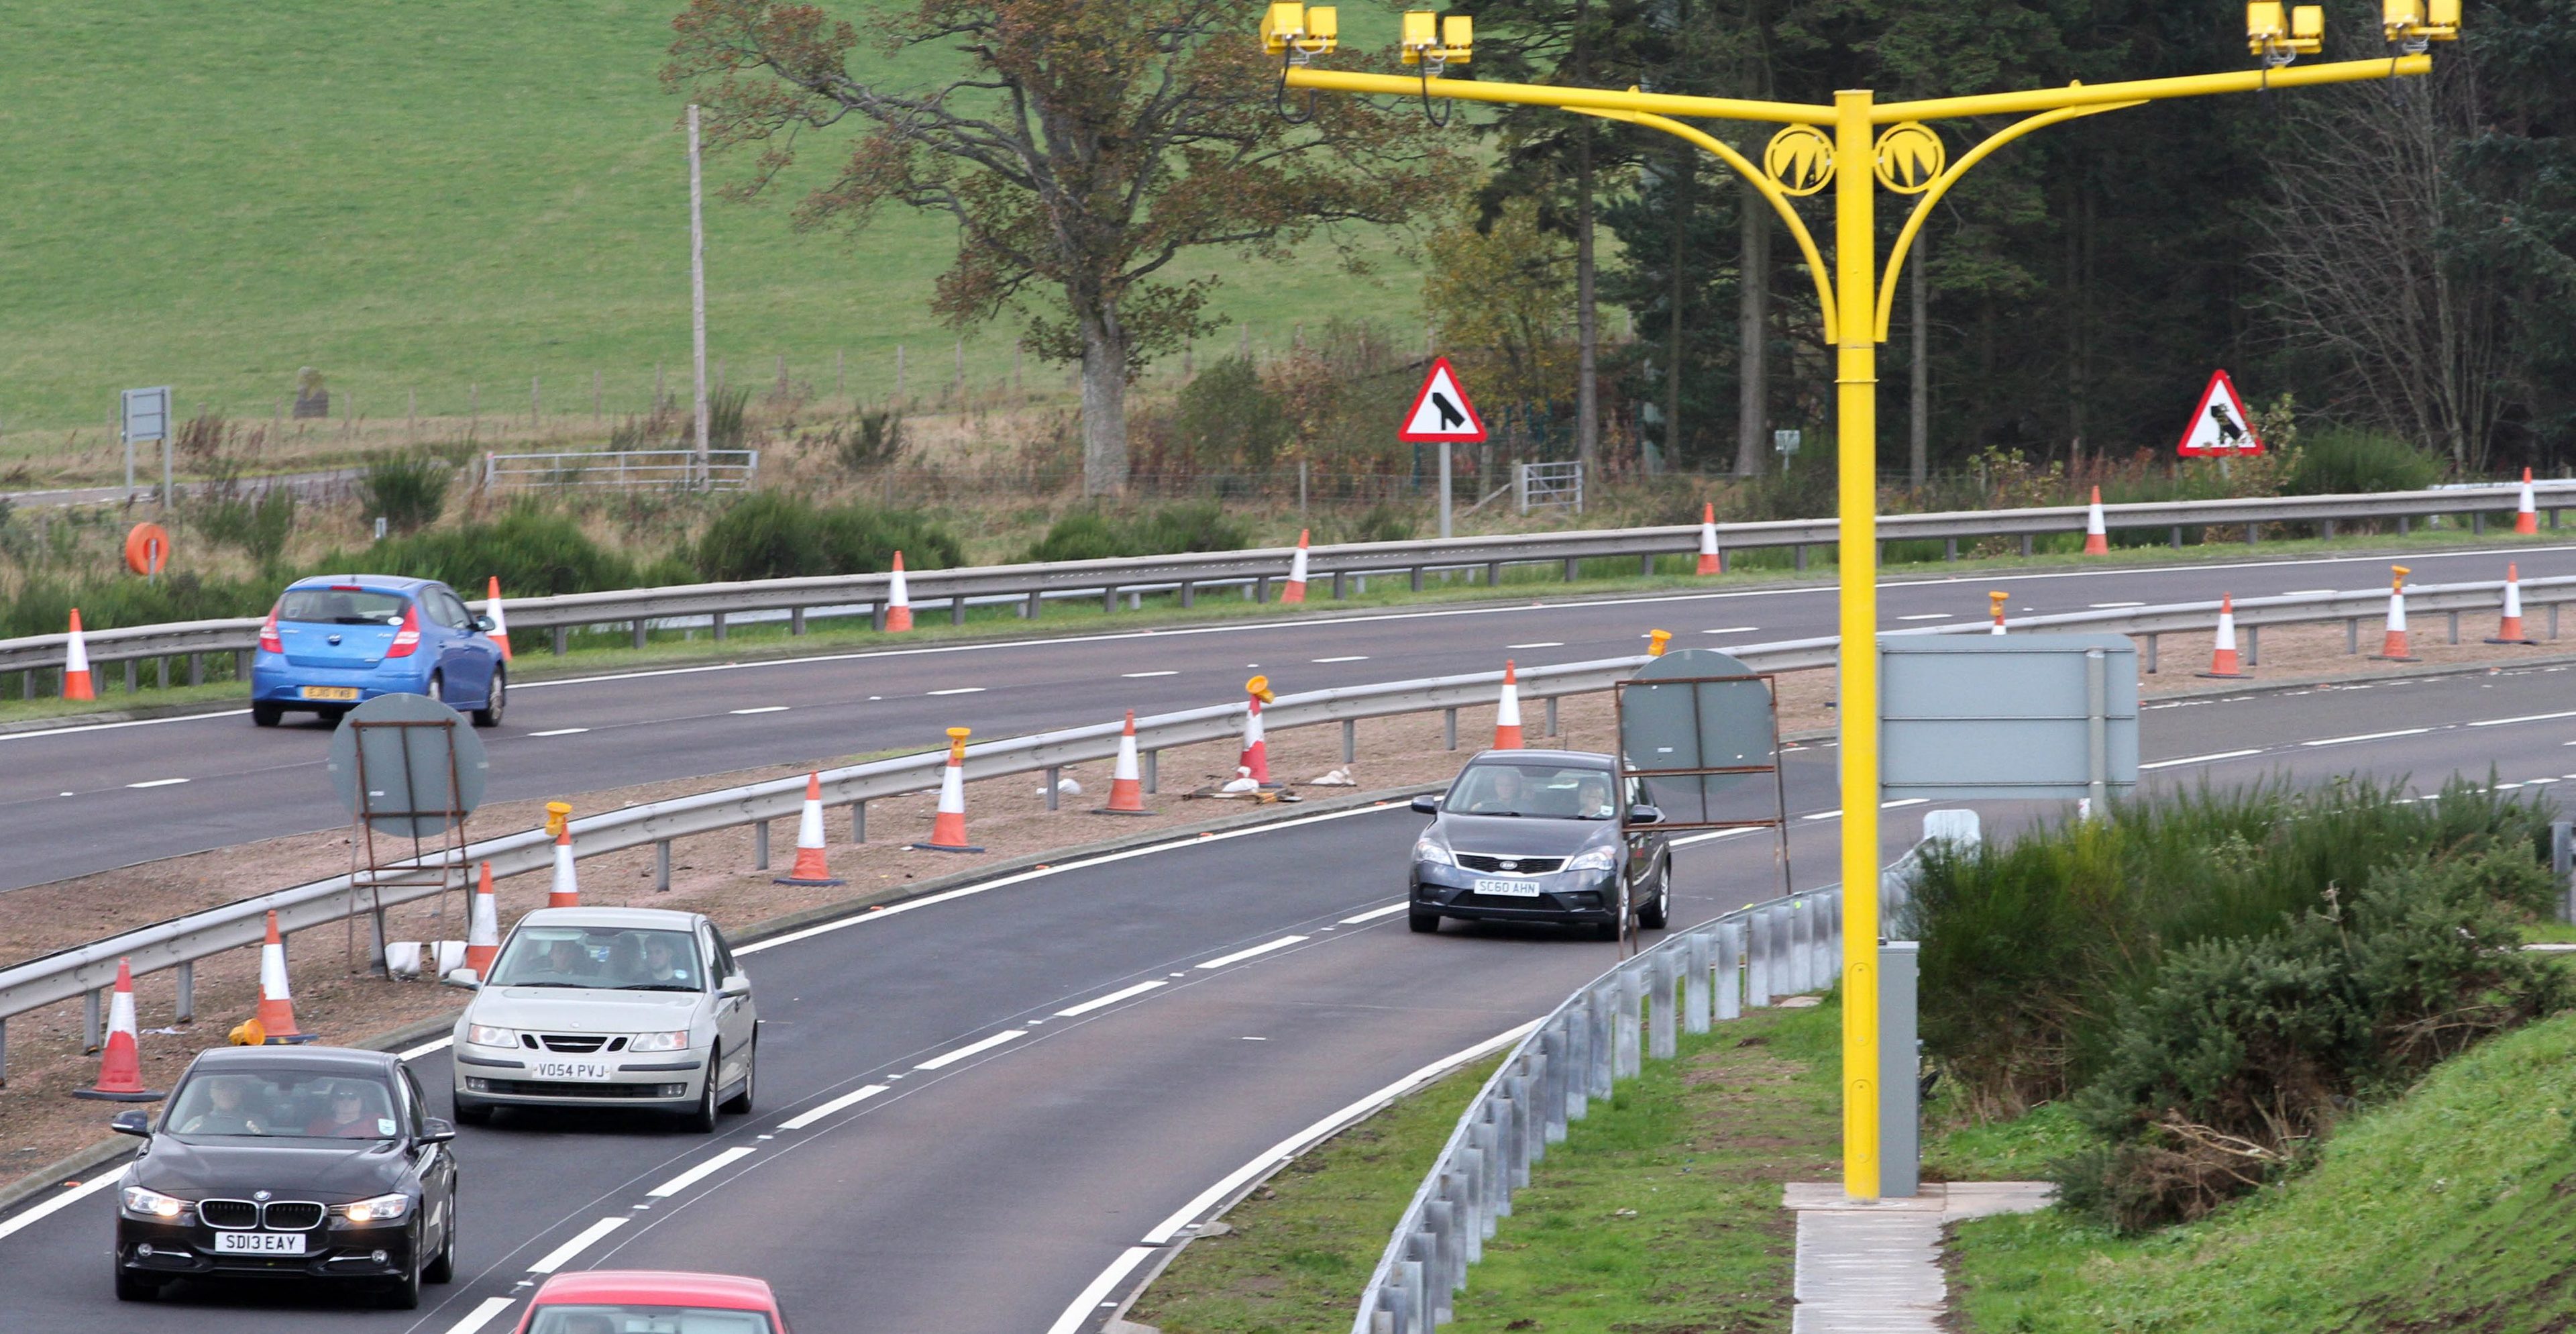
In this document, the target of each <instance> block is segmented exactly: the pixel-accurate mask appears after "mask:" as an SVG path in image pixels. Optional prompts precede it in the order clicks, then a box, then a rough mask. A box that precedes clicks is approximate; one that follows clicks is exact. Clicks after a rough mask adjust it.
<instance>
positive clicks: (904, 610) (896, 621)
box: [833, 551, 912, 884]
mask: <svg viewBox="0 0 2576 1334" xmlns="http://www.w3.org/2000/svg"><path fill="white" fill-rule="evenodd" d="M911 628H912V590H911V589H910V588H907V587H905V586H904V582H903V553H902V552H900V551H898V552H896V553H894V568H893V569H892V570H889V571H887V572H886V633H887V634H890V635H891V634H901V633H902V632H904V631H906V630H909V629H911ZM833 883H835V884H838V883H840V882H838V881H834V882H833Z"/></svg>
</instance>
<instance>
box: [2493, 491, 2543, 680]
mask: <svg viewBox="0 0 2576 1334" xmlns="http://www.w3.org/2000/svg"><path fill="white" fill-rule="evenodd" d="M2523 494H2524V495H2526V496H2527V495H2529V494H2531V493H2530V492H2528V491H2525V492H2524V493H2523ZM2487 642H2488V643H2490V644H2531V643H2537V642H2538V641H2537V640H2534V639H2533V638H2532V637H2531V636H2530V635H2528V634H2525V633H2523V629H2522V569H2521V567H2520V566H2519V565H2512V564H2508V565H2506V566H2505V567H2504V621H2503V623H2502V624H2500V625H2498V626H2497V627H2496V637H2495V638H2493V639H2490V640H2488V641H2487Z"/></svg>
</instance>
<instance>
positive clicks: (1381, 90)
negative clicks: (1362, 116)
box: [1287, 65, 1834, 125]
mask: <svg viewBox="0 0 2576 1334" xmlns="http://www.w3.org/2000/svg"><path fill="white" fill-rule="evenodd" d="M1287 80H1288V86H1289V87H1291V88H1314V89H1319V90H1321V91H1324V92H1332V93H1377V94H1382V95H1385V96H1390V97H1448V98H1455V99H1457V100H1459V101H1461V102H1497V103H1502V104H1504V105H1507V106H1530V107H1555V108H1557V109H1559V110H1562V111H1603V112H1609V111H1622V112H1639V113H1644V114H1646V115H1654V116H1690V117H1694V118H1697V119H1701V120H1762V121H1770V122H1772V123H1774V124H1782V125H1831V124H1833V123H1834V109H1833V108H1832V107H1828V106H1810V105H1808V104H1806V103H1803V102H1753V101H1746V100H1744V99H1741V98H1733V97H1685V96H1682V95H1680V94H1678V93H1641V92H1634V91H1629V92H1621V91H1618V90H1616V89H1610V88H1561V87H1557V86H1554V85H1552V84H1541V83H1485V82H1481V81H1478V80H1474V79H1433V78H1427V77H1417V76H1413V75H1404V74H1358V73H1353V72H1351V71H1348V70H1337V69H1316V68H1314V67H1313V66H1311V65H1295V66H1291V67H1289V69H1288V71H1287Z"/></svg>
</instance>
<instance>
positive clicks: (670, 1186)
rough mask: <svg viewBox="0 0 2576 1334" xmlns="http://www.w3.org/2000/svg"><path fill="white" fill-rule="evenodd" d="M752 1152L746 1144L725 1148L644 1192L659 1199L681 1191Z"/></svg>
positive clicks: (748, 1155) (739, 1160)
mask: <svg viewBox="0 0 2576 1334" xmlns="http://www.w3.org/2000/svg"><path fill="white" fill-rule="evenodd" d="M753 1152H754V1151H753V1150H752V1149H751V1148H750V1147H749V1146H748V1145H736V1146H735V1147H733V1148H730V1149H727V1150H725V1151H724V1152H722V1153H719V1154H717V1155H716V1156H715V1157H713V1158H709V1159H708V1160H706V1161H705V1162H703V1163H700V1164H698V1165H697V1166H695V1167H692V1168H690V1169H689V1170H688V1171H686V1172H682V1173H681V1174H679V1175H678V1176H675V1177H673V1178H671V1179H670V1180H668V1181H665V1182H663V1183H662V1184H661V1185H658V1186H655V1187H654V1188H653V1189H651V1190H648V1191H646V1192H644V1193H645V1194H646V1195H648V1196H650V1197H652V1198H654V1199H660V1198H662V1197H664V1196H666V1195H677V1194H679V1193H680V1192H681V1191H684V1190H687V1189H688V1188H689V1187H691V1186H694V1185H696V1184H698V1183H699V1182H701V1181H704V1180H706V1179H707V1178H708V1177H710V1176H713V1175H715V1174H716V1173H717V1172H720V1171H723V1170H724V1169H725V1168H728V1167H731V1166H733V1165H734V1164H735V1163H738V1162H741V1161H742V1160H743V1159H745V1158H748V1157H750V1156H751V1155H752V1153H753Z"/></svg>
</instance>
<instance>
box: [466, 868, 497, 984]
mask: <svg viewBox="0 0 2576 1334" xmlns="http://www.w3.org/2000/svg"><path fill="white" fill-rule="evenodd" d="M500 952H501V909H500V906H499V900H497V899H495V898H493V897H492V863H490V862H485V863H483V881H482V883H481V884H478V885H476V886H475V887H474V903H473V906H472V908H471V909H470V910H469V911H467V913H466V914H465V966H466V967H468V968H471V969H473V970H474V976H475V978H476V979H477V980H481V979H485V978H489V977H490V976H492V959H493V957H494V956H495V955H498V954H499V953H500Z"/></svg>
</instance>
